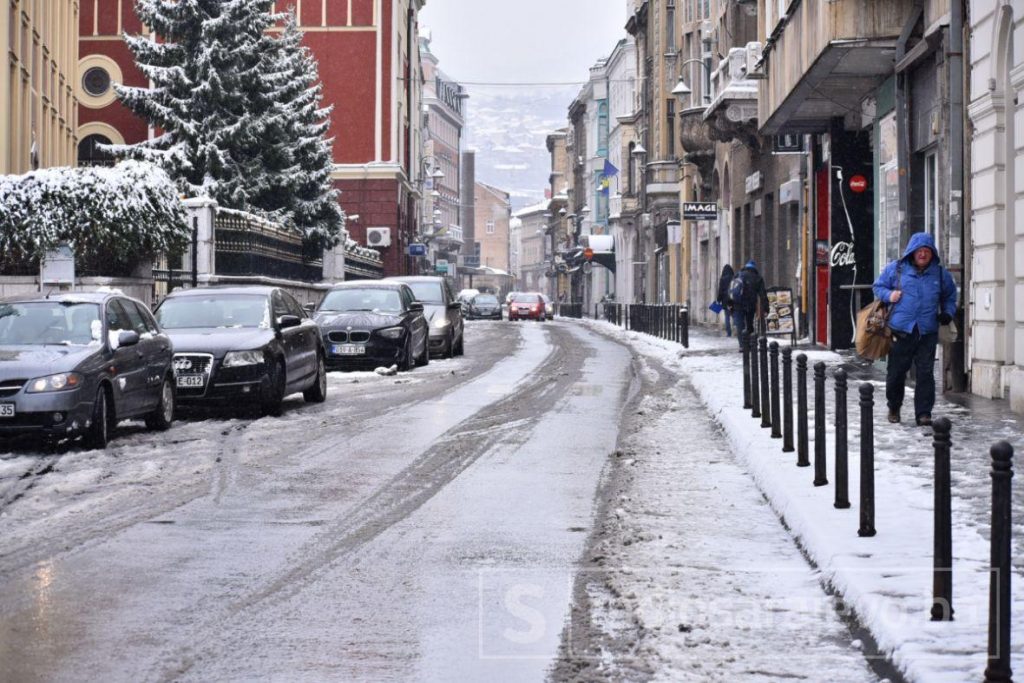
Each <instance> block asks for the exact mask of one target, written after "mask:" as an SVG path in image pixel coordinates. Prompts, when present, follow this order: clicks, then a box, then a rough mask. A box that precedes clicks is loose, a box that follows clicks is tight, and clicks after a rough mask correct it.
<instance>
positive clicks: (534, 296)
mask: <svg viewBox="0 0 1024 683" xmlns="http://www.w3.org/2000/svg"><path fill="white" fill-rule="evenodd" d="M508 319H509V320H540V321H542V322H543V321H544V320H545V319H546V316H545V312H544V297H542V296H541V295H540V294H538V293H537V292H517V293H516V295H515V296H513V297H512V301H511V303H509V305H508Z"/></svg>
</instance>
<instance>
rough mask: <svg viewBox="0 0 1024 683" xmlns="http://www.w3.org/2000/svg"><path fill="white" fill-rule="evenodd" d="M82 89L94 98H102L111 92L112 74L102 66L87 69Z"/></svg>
mask: <svg viewBox="0 0 1024 683" xmlns="http://www.w3.org/2000/svg"><path fill="white" fill-rule="evenodd" d="M82 89H83V90H85V92H87V93H89V94H90V95H92V96H93V97H102V96H103V95H105V94H106V93H107V91H108V90H110V74H109V73H108V72H107V70H106V69H104V68H103V67H102V66H94V67H92V68H90V69H87V70H86V72H85V73H84V74H83V75H82Z"/></svg>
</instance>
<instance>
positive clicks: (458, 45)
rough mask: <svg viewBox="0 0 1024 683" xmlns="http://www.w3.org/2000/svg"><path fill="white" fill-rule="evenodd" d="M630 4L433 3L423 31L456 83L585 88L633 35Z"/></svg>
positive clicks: (577, 0) (615, 0)
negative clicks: (603, 60)
mask: <svg viewBox="0 0 1024 683" xmlns="http://www.w3.org/2000/svg"><path fill="white" fill-rule="evenodd" d="M626 4H627V0H511V1H509V0H427V4H426V6H425V7H424V9H423V11H422V12H421V13H420V27H421V29H429V30H430V32H431V34H432V36H433V42H432V43H431V52H433V53H434V54H435V55H437V57H438V59H439V60H440V63H439V65H438V66H439V67H440V68H441V70H443V71H444V72H445V73H446V74H448V77H449V78H451V79H452V80H454V81H456V82H488V83H490V82H495V81H500V82H507V81H516V82H520V81H527V82H551V81H581V82H582V81H585V80H586V79H587V78H588V76H589V71H588V69H589V68H590V67H591V65H593V63H594V62H595V61H596V60H597V59H598V58H600V57H606V56H608V55H609V54H610V53H611V51H612V48H614V47H615V44H616V43H617V42H618V41H619V40H620V39H621V38H624V37H625V36H626V31H625V28H624V27H625V25H626V18H627V14H626Z"/></svg>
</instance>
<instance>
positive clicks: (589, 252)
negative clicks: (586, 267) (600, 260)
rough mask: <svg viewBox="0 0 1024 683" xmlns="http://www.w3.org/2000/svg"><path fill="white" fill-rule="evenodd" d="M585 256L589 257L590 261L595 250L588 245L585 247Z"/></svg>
mask: <svg viewBox="0 0 1024 683" xmlns="http://www.w3.org/2000/svg"><path fill="white" fill-rule="evenodd" d="M583 258H585V259H587V260H588V261H589V260H590V259H592V258H594V250H593V249H591V248H590V247H587V248H586V249H584V250H583Z"/></svg>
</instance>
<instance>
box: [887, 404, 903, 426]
mask: <svg viewBox="0 0 1024 683" xmlns="http://www.w3.org/2000/svg"><path fill="white" fill-rule="evenodd" d="M899 421H900V409H899V408H896V409H895V410H893V409H892V408H889V422H892V423H893V424H896V423H897V422H899Z"/></svg>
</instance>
